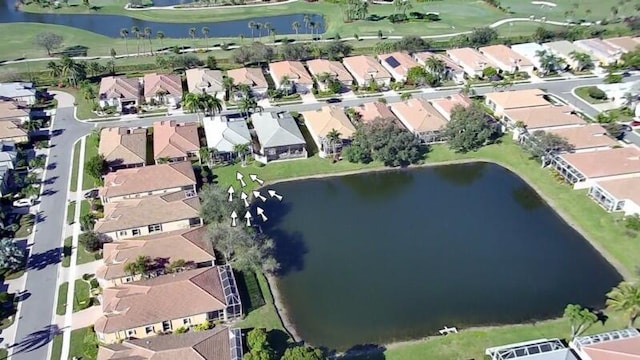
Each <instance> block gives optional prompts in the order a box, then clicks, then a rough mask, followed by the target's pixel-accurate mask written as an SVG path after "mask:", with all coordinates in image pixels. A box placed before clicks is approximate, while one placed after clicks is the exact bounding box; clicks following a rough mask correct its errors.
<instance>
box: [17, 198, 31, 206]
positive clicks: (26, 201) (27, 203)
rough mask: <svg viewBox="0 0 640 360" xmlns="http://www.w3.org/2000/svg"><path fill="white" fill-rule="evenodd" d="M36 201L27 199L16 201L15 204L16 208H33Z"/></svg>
mask: <svg viewBox="0 0 640 360" xmlns="http://www.w3.org/2000/svg"><path fill="white" fill-rule="evenodd" d="M33 203H34V199H33V198H25V199H20V200H16V201H14V202H13V206H14V207H23V206H33Z"/></svg>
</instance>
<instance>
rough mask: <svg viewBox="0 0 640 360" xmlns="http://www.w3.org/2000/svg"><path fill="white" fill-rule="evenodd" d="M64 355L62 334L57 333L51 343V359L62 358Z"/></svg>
mask: <svg viewBox="0 0 640 360" xmlns="http://www.w3.org/2000/svg"><path fill="white" fill-rule="evenodd" d="M61 356H62V335H56V336H55V337H54V338H53V343H52V345H51V360H60V357H61Z"/></svg>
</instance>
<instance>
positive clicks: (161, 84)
mask: <svg viewBox="0 0 640 360" xmlns="http://www.w3.org/2000/svg"><path fill="white" fill-rule="evenodd" d="M143 81H144V92H143V95H144V98H145V100H146V101H147V103H152V102H155V103H156V104H162V105H167V106H168V107H170V108H176V107H178V104H180V101H182V79H181V78H180V75H176V74H156V73H152V74H145V75H144V79H143Z"/></svg>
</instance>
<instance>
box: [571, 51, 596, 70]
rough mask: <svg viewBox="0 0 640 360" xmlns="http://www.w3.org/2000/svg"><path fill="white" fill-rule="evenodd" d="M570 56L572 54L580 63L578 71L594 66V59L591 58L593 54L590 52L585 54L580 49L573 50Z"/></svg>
mask: <svg viewBox="0 0 640 360" xmlns="http://www.w3.org/2000/svg"><path fill="white" fill-rule="evenodd" d="M569 56H571V59H573V60H575V61H576V62H577V63H578V65H577V69H576V70H578V71H583V70H585V69H589V68H591V67H592V66H593V60H592V59H591V56H589V54H585V53H583V52H579V51H572V52H571V53H570V54H569Z"/></svg>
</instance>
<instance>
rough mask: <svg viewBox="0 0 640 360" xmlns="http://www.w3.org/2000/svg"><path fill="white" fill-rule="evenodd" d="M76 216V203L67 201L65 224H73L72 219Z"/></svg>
mask: <svg viewBox="0 0 640 360" xmlns="http://www.w3.org/2000/svg"><path fill="white" fill-rule="evenodd" d="M75 215H76V202H75V201H69V202H68V203H67V224H73V219H74V218H75Z"/></svg>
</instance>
